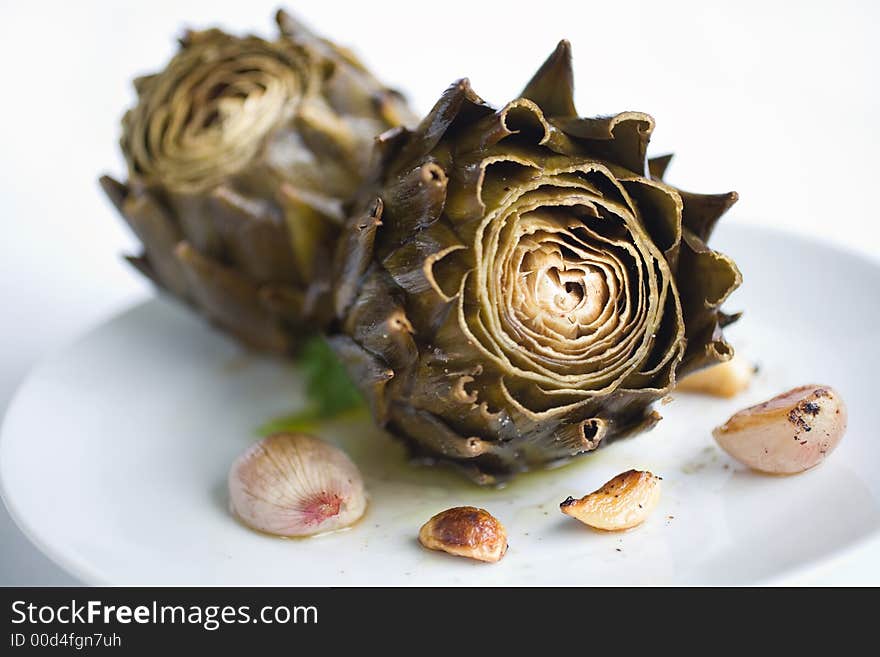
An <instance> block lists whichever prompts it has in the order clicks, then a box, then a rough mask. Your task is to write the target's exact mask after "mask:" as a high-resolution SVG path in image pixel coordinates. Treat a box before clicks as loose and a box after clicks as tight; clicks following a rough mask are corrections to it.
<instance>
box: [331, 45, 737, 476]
mask: <svg viewBox="0 0 880 657" xmlns="http://www.w3.org/2000/svg"><path fill="white" fill-rule="evenodd" d="M572 79H573V78H572V70H571V53H570V47H569V44H568V43H567V42H565V41H563V42H562V43H560V44H559V46H558V48H557V50H556V51H555V52H554V53H553V55H551V57H550V58H549V59H548V60H547V61H546V62H545V63H544V65H543V66H542V67H541V68H540V69H539V70H538V72H537V73H536V74H535V76H534V77H533V78H532V80H531V81H530V82H529V83H528V85H527V86H526V88H525V89H524V90H523V92H522V94H521V95H520V97H519V98H517V99H516V100H514V101H512V102H510V103H508V104H507V105H505V106H504V107H503V108H501V109H499V110H496V109H495V108H493V107H491V106H489V105H488V104H486V103H485V102H484V101H483V100H481V99H480V98H479V97H478V96H477V95H476V94H475V93H474V92H473V91H472V89H471V87H470V85H469V83H468V81H467V80H466V79H465V80H461V81H459V82H457V83H455V84H453V85H452V86H451V87H450V88H449V89H448V90H447V91H446V92H445V93H444V94H443V95H442V97H441V98H440V100H439V101H438V102H437V104H436V105H435V106H434V108H433V109H432V110H431V112H430V113H429V114H428V115H427V116H426V117H425V119H424V120H423V121H422V122H421V124H420V125H419V126H418V127H417V128H416V129H415V130H413V131H410V130H407V129H404V128H398V129H394V130H391V131H389V132H387V133H385V134H384V135H382V136H381V137H380V138H379V140H378V149H379V154H378V156H377V158H376V161H377V164H376V166H375V169H374V171H373V172H372V174H371V179H370V180H371V183H370V186H369V187H367V188H366V189H367V190H368V191H367V192H366V194H365V195H364V196H363V197H362V198H361V200H360V201H359V209H358V211H357V212H355V213H354V214H353V215H352V216H351V217H350V219H349V221H348V223H347V226H346V229H345V234H344V235H343V236H342V238H341V239H340V244H339V250H338V252H337V260H336V285H335V289H334V298H333V302H334V309H335V312H336V315H337V323H336V326H335V334H334V335H333V336H332V337H331V343H332V345H333V347H334V349H335V350H336V352H337V353H338V354H339V355H340V357H341V358H342V360H343V361H344V362H345V363H346V366H347V368H348V370H349V372H350V374H351V376H352V378H353V380H354V381H355V382H356V383H358V384H359V385H360V387H361V390H362V392H363V393H364V395H365V397H366V399H367V400H368V402H369V403H370V405H371V407H372V411H373V413H374V415H375V417H376V419H377V421H378V422H379V423H380V424H382V425H384V426H386V427H387V428H388V429H389V430H390V431H391V432H392V433H393V434H395V435H396V436H398V437H400V438H401V439H403V440H404V441H406V442H407V443H408V445H409V446H410V447H411V449H412V451H413V453H414V455H415V456H417V457H424V458H427V459H429V460H441V461H446V462H452V463H454V464H457V465H459V466H461V467H463V468H464V469H465V470H466V471H467V472H468V473H469V474H470V475H471V476H472V477H473V478H474V479H475V480H476V481H478V482H480V483H495V482H498V481H500V480H501V479H503V478H505V477H507V476H509V475H511V474H513V473H516V472H519V471H523V470H527V469H529V468H533V467H537V466H543V465H546V464H549V463H551V462H554V461H559V460H561V459H568V458H570V457H572V456H575V455H578V454H582V453H585V452H589V451H591V450H594V449H595V448H596V447H597V446H599V445H600V444H601V443H603V442H606V441H608V440H609V439H611V438H614V437H617V436H620V435H622V434H624V433H628V432H632V431H634V430H638V429H644V428H647V427H649V426H651V425H652V424H653V423H655V422H656V421H657V420H658V419H659V416H658V415H657V413H656V412H655V411H653V410H652V408H651V404H652V402H654V401H655V400H657V399H658V398H660V397H662V396H663V395H665V394H666V393H667V391H669V390H670V388H671V387H672V386H673V385H674V383H675V380H676V377H677V376H682V375H684V374H686V373H688V372H691V371H694V370H696V369H699V368H701V367H704V366H707V365H709V364H712V363H716V362H719V361H723V360H726V359H728V358H730V357H731V355H732V349H731V346H730V345H729V344H728V343H727V342H726V341H725V339H724V337H723V336H722V334H721V328H722V327H723V326H724V325H725V324H727V323H729V322H730V321H731V320H732V319H733V317H732V316H728V315H725V314H723V313H722V312H721V311H720V310H719V307H720V305H721V303H722V302H723V301H724V300H725V299H726V298H727V296H728V295H729V294H730V293H731V291H733V290H734V288H736V287H737V286H738V285H739V283H740V281H741V277H740V273H739V271H738V270H737V268H736V266H735V264H734V263H733V262H732V261H731V260H730V259H729V258H728V257H726V256H724V255H722V254H721V253H718V252H716V251H713V250H712V249H710V248H709V247H708V246H707V245H706V241H707V239H708V237H709V235H710V233H711V232H712V230H713V227H714V225H715V223H716V221H717V220H718V218H719V217H720V216H721V215H722V213H724V211H725V210H727V208H728V207H730V205H731V204H732V203H733V202H734V201H735V200H736V194H734V193H729V194H721V195H701V194H692V193H688V192H683V191H681V190H678V189H675V188H673V187H671V186H669V185H668V184H665V183H663V182H662V181H661V178H662V174H663V170H664V168H665V166H666V164H668V160H669V158H668V157H664V158H660V159H656V160H653V161H650V162H649V161H647V160H646V149H647V145H648V140H649V138H650V136H651V131H652V129H653V127H654V121H653V120H652V119H651V117H650V116H648V115H647V114H641V113H637V112H624V113H622V114H618V115H616V116H612V117H607V118H579V117H578V115H577V112H576V111H575V107H574V102H573V95H572V92H573V82H572Z"/></svg>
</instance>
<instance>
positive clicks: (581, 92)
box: [0, 0, 880, 585]
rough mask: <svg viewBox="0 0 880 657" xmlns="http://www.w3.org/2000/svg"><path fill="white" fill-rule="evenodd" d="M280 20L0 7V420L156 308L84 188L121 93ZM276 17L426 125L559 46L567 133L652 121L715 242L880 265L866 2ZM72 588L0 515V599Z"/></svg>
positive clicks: (364, 9)
mask: <svg viewBox="0 0 880 657" xmlns="http://www.w3.org/2000/svg"><path fill="white" fill-rule="evenodd" d="M275 6H276V3H274V2H258V1H249V2H241V1H235V2H233V1H226V0H213V1H181V0H177V1H174V2H171V1H167V2H161V1H158V0H154V1H153V2H149V3H147V2H143V3H134V2H110V1H107V2H97V1H94V2H76V3H73V2H65V3H62V2H39V3H36V2H20V3H12V2H9V1H8V0H3V1H2V3H0V63H2V74H0V75H2V77H0V85H2V95H0V217H2V223H0V320H2V321H0V412H2V410H3V409H4V408H5V406H6V404H7V403H8V401H9V399H10V398H11V396H12V394H13V391H14V389H15V386H16V385H17V383H18V382H19V381H20V380H21V378H22V377H23V376H24V374H25V372H26V370H27V369H28V368H29V367H30V366H31V365H32V364H33V362H34V361H35V360H36V359H38V358H40V357H42V356H43V355H44V354H46V353H47V352H51V351H53V350H57V349H59V348H61V347H62V346H63V345H64V344H66V343H68V342H69V341H70V340H71V339H72V338H73V337H74V336H76V335H77V334H80V333H82V332H83V331H84V330H86V329H87V328H89V327H90V326H93V325H95V324H97V323H99V322H101V321H102V320H103V319H105V318H107V317H109V316H110V315H112V314H113V313H115V312H116V311H118V310H119V309H121V308H124V307H126V306H128V305H130V304H132V303H134V302H136V301H138V300H139V299H143V298H145V297H146V296H147V295H149V294H151V291H150V289H149V287H148V286H147V285H146V284H145V283H144V282H143V281H142V280H140V279H139V278H138V277H137V276H136V275H135V274H134V273H133V272H132V271H130V270H129V269H128V268H127V266H125V265H124V264H123V263H122V262H121V260H120V257H119V254H120V253H122V252H124V251H132V250H133V249H134V245H135V242H134V240H133V238H132V237H131V236H130V234H129V233H128V232H127V230H126V229H125V228H124V226H123V225H122V222H121V221H120V220H119V219H118V218H117V217H116V216H115V213H114V211H113V209H112V208H111V206H110V205H109V203H107V202H106V201H105V200H104V199H103V198H102V196H101V194H100V191H99V188H98V186H97V182H96V180H97V177H98V176H99V175H100V174H101V173H104V172H110V173H113V174H116V175H122V174H123V172H124V168H123V162H122V158H121V156H120V155H119V152H118V148H117V139H118V136H119V118H120V116H121V114H122V113H123V111H124V109H125V108H127V107H128V106H129V105H130V104H131V103H132V102H133V98H134V97H133V91H132V89H131V85H130V83H129V80H130V79H131V78H132V77H134V76H135V75H137V74H142V73H146V72H151V71H154V70H156V69H157V68H160V67H161V66H163V65H164V63H165V62H166V61H167V59H168V58H169V57H170V56H171V55H172V54H173V52H174V50H175V44H174V37H175V36H177V35H178V34H179V33H180V31H181V29H182V28H183V26H184V25H192V26H203V27H204V26H209V25H215V24H219V25H221V26H223V27H226V28H229V29H231V30H234V31H237V32H247V31H253V32H258V33H261V34H271V33H273V32H274V26H273V24H272V20H271V17H272V15H273V13H274V9H275ZM289 9H291V10H293V11H295V12H296V13H297V14H298V15H299V16H300V17H301V18H302V19H304V20H305V21H306V22H307V23H309V24H310V25H311V26H312V27H313V28H314V29H315V30H317V31H319V32H321V33H323V34H325V35H327V36H332V37H333V38H334V39H335V40H337V41H338V42H340V43H343V44H346V45H349V46H351V47H352V48H353V49H354V50H355V51H356V52H357V53H358V54H359V55H360V56H361V57H362V59H363V60H364V61H365V62H366V63H367V64H368V65H369V66H370V67H372V68H373V69H374V70H375V71H378V72H380V73H381V77H382V78H383V79H384V80H385V81H386V82H388V83H389V84H391V85H393V86H396V87H398V88H400V89H402V90H403V91H405V92H406V93H407V95H408V96H409V97H410V99H411V100H412V102H413V105H414V106H415V108H416V109H417V110H418V111H419V112H420V113H423V112H425V111H427V110H428V109H429V108H430V106H431V105H432V104H433V102H434V101H435V100H436V98H437V97H438V96H439V94H440V92H442V91H443V89H444V88H445V87H446V86H447V85H448V84H449V83H450V82H452V81H453V80H455V79H457V78H459V77H463V76H468V77H469V78H470V79H471V82H472V83H473V85H474V87H475V89H476V90H477V92H478V93H479V94H480V95H482V96H483V97H484V98H485V99H487V100H488V101H490V102H493V103H503V102H505V101H506V100H509V99H511V98H512V97H513V96H514V95H515V94H517V93H518V92H519V91H520V89H521V88H522V86H523V85H524V84H525V82H526V81H527V80H528V79H529V77H530V76H531V74H532V73H533V71H534V70H535V68H537V66H538V65H539V64H540V63H541V62H542V61H543V59H544V58H545V57H546V55H547V54H549V53H550V52H551V51H552V50H553V48H554V46H555V44H556V42H557V41H558V40H559V39H560V38H563V37H565V38H568V39H569V40H571V42H572V45H573V49H574V56H575V76H576V78H575V79H576V98H577V101H578V107H579V109H580V111H581V113H582V114H603V113H613V112H618V111H622V110H641V111H646V112H649V113H650V114H652V115H653V116H654V118H655V119H656V121H657V129H656V131H655V133H654V140H653V142H652V152H653V153H655V154H659V153H663V152H668V151H675V152H676V154H677V155H676V159H675V161H674V163H673V165H672V166H671V168H670V170H669V174H668V177H669V180H670V182H672V183H673V184H677V185H679V186H682V187H685V188H687V189H692V190H694V191H701V192H723V191H728V190H730V189H735V190H737V191H738V192H739V193H740V198H741V200H740V202H739V204H738V205H737V206H736V207H735V208H734V209H733V210H732V211H731V213H730V214H729V215H728V217H727V218H726V219H725V221H732V222H754V223H763V224H768V225H774V226H779V227H784V228H788V229H791V230H796V231H800V232H804V233H809V234H813V235H815V236H817V237H819V239H821V240H824V241H828V242H833V243H836V244H839V245H843V246H846V247H849V248H851V249H855V250H858V251H861V252H862V253H865V254H868V255H871V256H873V257H878V256H880V218H878V211H877V205H878V194H877V174H876V171H875V167H876V165H875V149H876V147H877V145H878V141H880V140H878V137H880V127H878V125H880V119H878V109H880V91H878V84H877V82H878V79H877V65H878V62H880V46H878V34H877V28H878V27H880V3H876V2H871V1H869V0H864V1H862V2H859V1H854V0H849V1H843V0H837V1H835V2H826V3H822V2H803V3H790V2H770V1H768V0H764V1H763V2H743V1H740V2H735V3H734V2H724V3H714V2H707V1H703V2H662V3H661V2H657V1H656V0H654V1H650V0H649V1H646V2H638V1H635V0H629V1H628V2H614V1H612V0H604V1H602V2H595V1H593V0H578V1H575V2H565V1H556V2H534V1H532V2H528V3H525V2H515V1H512V0H511V1H508V2H504V3H496V2H492V3H488V2H487V3H478V2H475V1H474V0H469V1H457V0H445V1H444V2H433V3H414V2H411V1H409V2H391V1H384V2H383V1H381V0H373V1H372V2H359V3H350V4H349V3H345V4H343V3H340V2H321V3H318V2H312V3H304V2H301V3H298V5H294V4H291V5H290V6H289ZM817 266H820V264H819V263H817ZM817 312H821V308H820V307H819V308H817ZM34 440H39V434H38V433H36V434H35V435H34ZM72 467H75V466H73V465H72ZM39 477H40V474H39V473H36V472H35V473H34V485H39ZM877 556H878V555H877V554H876V553H874V554H856V555H854V556H852V557H851V558H850V559H849V560H848V561H846V562H844V563H841V564H838V565H836V566H835V567H834V568H832V569H829V570H826V571H825V572H824V573H822V574H821V575H816V576H813V577H812V578H811V579H810V580H809V581H811V582H823V583H824V582H827V583H842V584H855V583H860V582H872V583H874V584H877V583H878V582H880V570H878V566H877V565H876V564H877V563H878V562H880V559H877ZM872 562H873V563H874V566H873V568H868V567H867V564H870V563H872ZM67 583H73V580H71V579H70V578H69V577H67V576H66V575H64V574H63V573H61V572H60V571H59V570H58V569H57V568H55V567H54V566H53V565H52V564H50V563H49V562H48V561H47V560H46V559H45V558H43V557H42V556H40V555H39V554H38V553H37V552H36V550H35V549H33V548H32V547H31V546H30V544H29V543H28V542H27V541H26V539H25V538H24V537H22V536H21V534H20V533H19V532H18V531H17V529H15V528H14V526H13V525H12V523H11V521H10V520H9V518H8V516H6V515H5V512H4V511H3V510H2V509H0V585H5V584H23V585H26V584H67Z"/></svg>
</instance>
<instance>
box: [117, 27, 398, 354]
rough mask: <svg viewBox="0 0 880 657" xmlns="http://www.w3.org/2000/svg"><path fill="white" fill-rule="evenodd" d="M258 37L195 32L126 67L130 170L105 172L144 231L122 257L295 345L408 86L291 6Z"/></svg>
mask: <svg viewBox="0 0 880 657" xmlns="http://www.w3.org/2000/svg"><path fill="white" fill-rule="evenodd" d="M277 21H278V25H279V28H280V31H281V34H280V36H279V37H278V38H277V39H275V40H273V41H267V40H264V39H261V38H258V37H254V36H248V37H243V38H240V37H236V36H231V35H229V34H226V33H224V32H221V31H220V30H216V29H212V30H206V31H200V32H189V33H187V34H186V35H185V36H184V38H183V39H181V49H180V51H179V53H178V54H177V55H176V56H175V57H174V58H173V59H172V60H171V62H170V63H169V64H168V66H167V67H166V68H165V69H164V70H163V71H161V72H160V73H158V74H156V75H150V76H146V77H143V78H140V79H138V80H136V81H135V87H136V90H137V93H138V103H137V105H136V106H135V107H134V108H133V109H132V110H130V111H129V112H128V113H127V114H126V115H125V118H124V119H123V135H122V140H121V145H122V150H123V153H124V155H125V158H126V161H127V163H128V169H129V171H128V173H129V180H128V183H127V184H122V183H119V182H117V181H115V180H113V179H111V178H109V177H104V178H102V180H101V183H102V186H103V187H104V190H105V191H106V192H107V194H108V196H109V197H110V198H111V200H112V201H113V202H114V203H115V204H116V206H117V208H118V209H119V211H120V213H121V214H122V215H123V216H124V217H125V219H126V220H127V221H128V223H129V224H130V225H131V227H132V228H133V230H134V232H135V233H136V235H137V236H138V238H139V239H140V241H141V242H142V243H143V247H144V252H143V254H142V255H140V256H138V257H135V258H131V259H130V260H131V261H132V262H133V263H134V264H135V265H136V266H137V267H138V268H139V269H141V271H143V272H144V273H145V274H146V275H147V276H149V277H150V278H151V279H153V281H155V282H156V283H157V284H158V285H159V286H160V287H161V288H164V289H165V290H167V291H169V292H171V293H172V294H174V295H176V296H177V297H179V298H181V299H183V300H185V301H187V302H188V303H190V304H191V305H193V306H194V307H195V308H197V309H198V310H199V311H200V312H202V313H204V314H205V315H206V316H208V317H209V318H210V319H211V320H212V321H213V322H214V323H215V324H218V325H220V326H221V327H223V328H224V329H226V330H227V331H229V332H230V333H232V334H233V335H235V336H237V337H238V338H240V339H241V340H243V341H245V342H247V343H249V344H250V345H252V346H255V347H257V348H261V349H266V350H270V351H274V352H281V353H287V352H290V351H291V350H292V349H293V348H294V347H295V345H296V343H297V337H298V336H299V334H300V333H301V332H302V331H304V330H312V329H313V328H316V327H318V328H319V327H320V326H321V325H322V324H323V322H324V321H326V320H327V319H328V318H329V317H330V313H329V312H328V311H329V308H330V306H329V303H328V294H329V285H328V282H327V275H328V274H329V267H328V266H327V263H328V262H329V261H330V260H331V259H332V253H333V251H334V249H335V242H336V238H337V237H338V235H339V232H340V229H341V225H342V223H343V219H344V214H343V211H342V203H343V202H344V201H346V200H349V199H350V198H351V196H352V195H353V194H354V192H355V190H357V189H358V186H359V185H360V184H361V182H362V180H363V174H364V171H365V170H366V167H367V164H368V162H369V157H370V152H371V150H372V144H373V140H374V138H375V136H376V135H378V134H379V133H381V132H383V131H384V130H387V129H388V128H391V127H393V126H396V125H400V124H401V123H405V122H408V121H409V120H410V114H409V111H408V109H407V108H406V104H405V102H404V101H403V99H402V98H401V97H400V95H399V94H397V93H396V92H394V91H391V90H389V89H387V88H385V87H383V86H382V85H381V84H380V83H379V82H378V81H377V80H376V79H375V78H374V77H373V76H372V75H371V74H370V73H369V72H368V71H367V70H366V69H364V67H363V66H362V65H361V64H360V63H359V62H358V61H357V59H355V58H354V56H353V55H351V54H350V53H349V52H347V51H346V50H344V49H342V48H340V47H338V46H336V45H334V44H332V43H330V42H328V41H326V40H324V39H321V38H318V37H316V36H315V35H313V34H312V33H311V32H309V31H308V30H307V29H305V28H304V27H303V26H301V25H300V24H298V23H297V22H296V21H295V20H294V19H293V18H292V17H291V16H290V15H288V14H286V13H284V12H279V13H278V16H277Z"/></svg>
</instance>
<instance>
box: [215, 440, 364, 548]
mask: <svg viewBox="0 0 880 657" xmlns="http://www.w3.org/2000/svg"><path fill="white" fill-rule="evenodd" d="M229 500H230V509H231V511H232V513H233V514H234V515H236V516H237V517H238V518H239V519H241V521H242V522H244V523H245V524H246V525H248V526H249V527H251V528H253V529H257V530H259V531H262V532H266V533H268V534H276V535H278V536H291V537H292V536H311V535H313V534H321V533H325V532H330V531H334V530H336V529H342V528H344V527H348V526H349V525H351V524H353V523H354V522H356V521H357V520H358V519H359V518H360V517H361V516H362V515H363V514H364V511H365V510H366V507H367V496H366V492H365V491H364V482H363V480H362V479H361V475H360V472H359V471H358V469H357V466H355V464H354V463H352V462H351V460H350V459H349V458H348V456H346V455H345V453H344V452H342V450H340V449H338V448H337V447H334V446H333V445H330V444H329V443H326V442H324V441H323V440H320V439H318V438H314V437H312V436H308V435H306V434H298V433H278V434H275V435H272V436H269V437H268V438H264V439H263V440H261V441H260V442H258V443H256V444H254V445H252V446H251V447H249V448H248V449H247V450H246V451H245V452H244V453H243V454H242V455H241V456H239V457H238V458H237V459H236V461H235V463H233V465H232V469H231V470H230V471H229Z"/></svg>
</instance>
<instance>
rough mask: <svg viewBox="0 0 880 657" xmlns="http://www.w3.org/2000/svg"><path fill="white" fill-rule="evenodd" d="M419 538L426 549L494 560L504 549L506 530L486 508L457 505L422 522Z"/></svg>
mask: <svg viewBox="0 0 880 657" xmlns="http://www.w3.org/2000/svg"><path fill="white" fill-rule="evenodd" d="M419 542H420V543H421V544H422V545H424V546H425V547H426V548H428V549H429V550H441V551H443V552H448V553H449V554H454V555H456V556H459V557H468V558H470V559H476V560H478V561H487V562H495V561H499V560H500V559H501V557H503V556H504V554H505V553H506V552H507V531H506V530H505V529H504V526H503V525H502V524H501V523H500V522H499V521H498V519H497V518H495V516H493V515H492V514H491V513H489V512H488V511H486V510H485V509H478V508H476V507H473V506H457V507H454V508H452V509H446V511H441V512H440V513H438V514H437V515H435V516H434V517H433V518H431V519H430V520H429V521H428V522H426V523H425V524H424V525H422V528H421V529H420V530H419Z"/></svg>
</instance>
